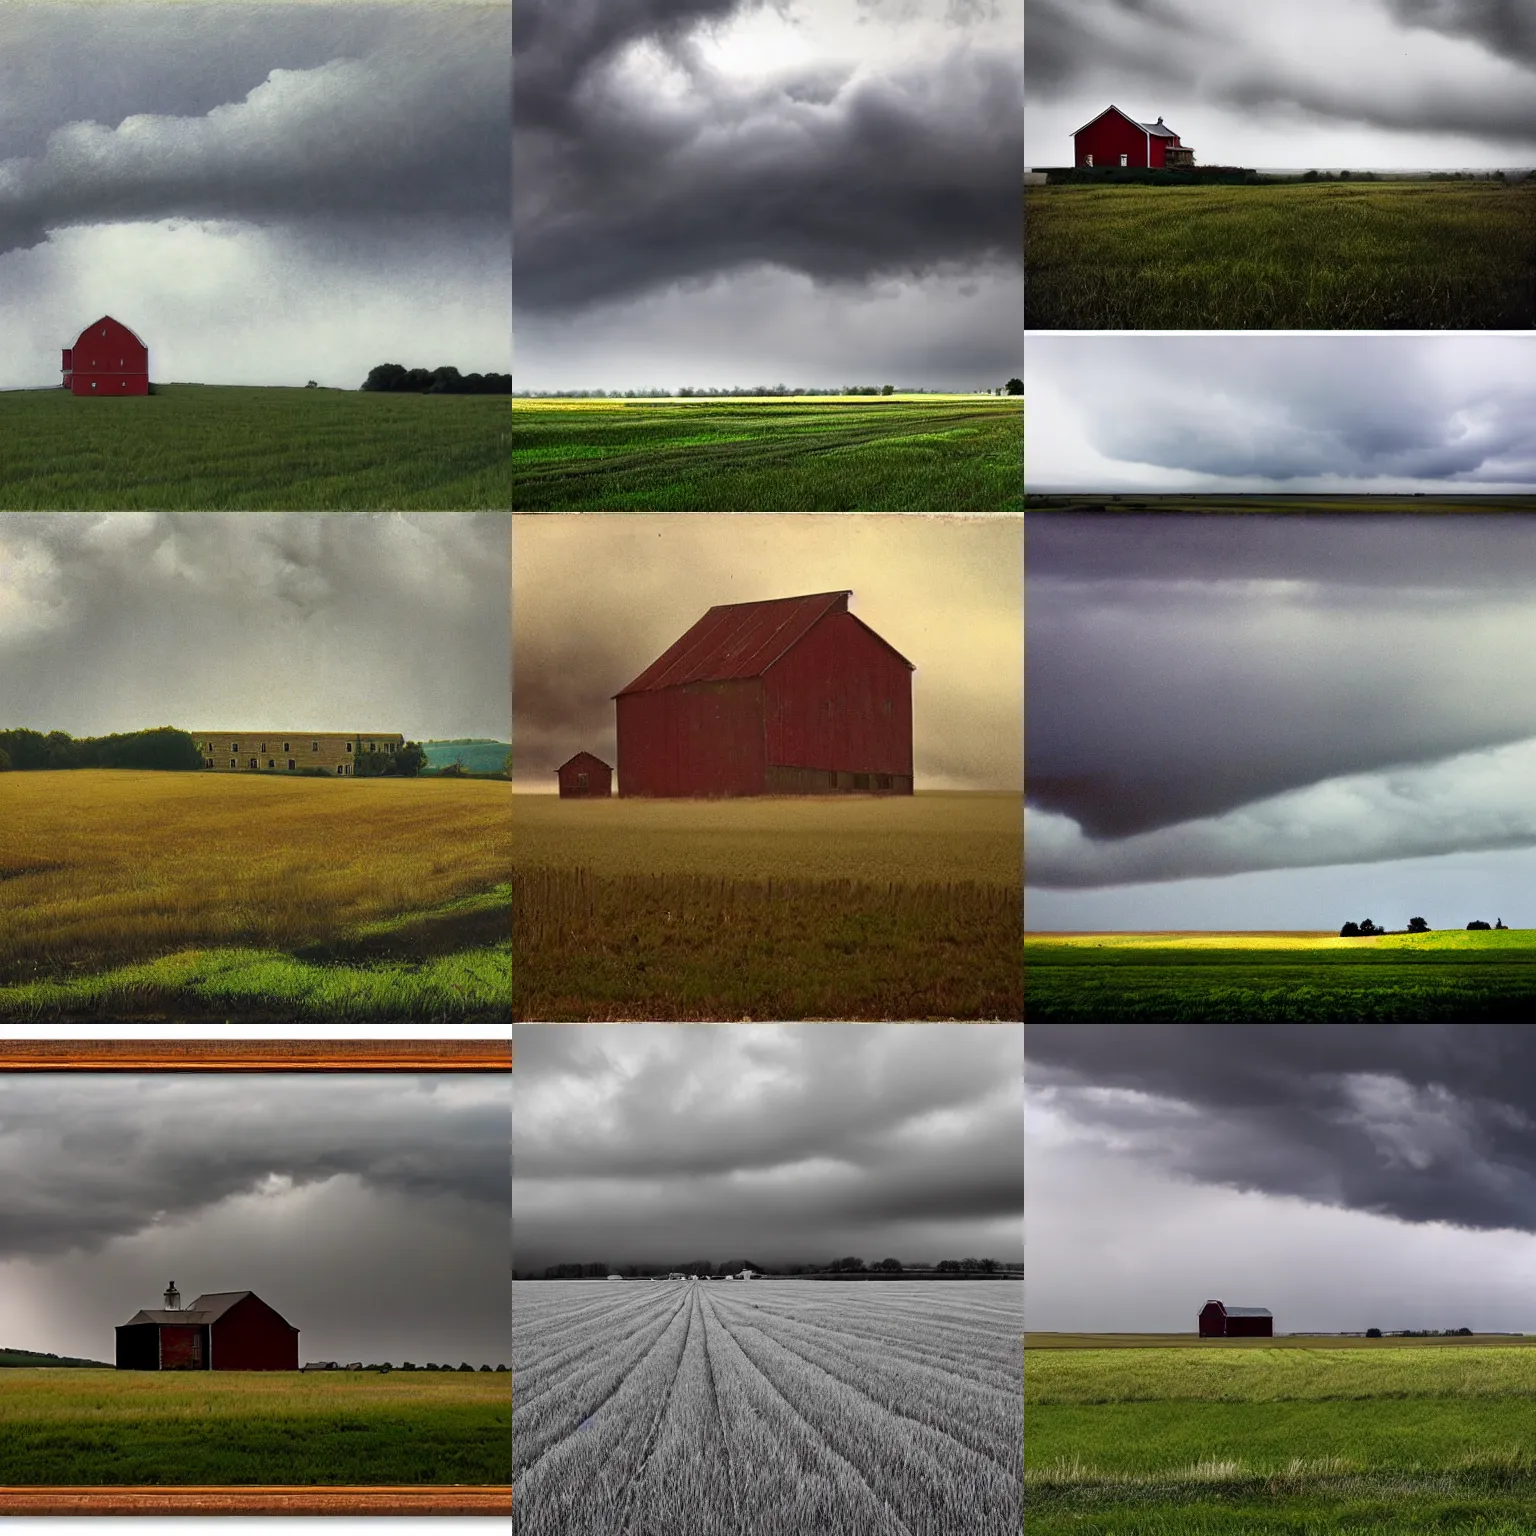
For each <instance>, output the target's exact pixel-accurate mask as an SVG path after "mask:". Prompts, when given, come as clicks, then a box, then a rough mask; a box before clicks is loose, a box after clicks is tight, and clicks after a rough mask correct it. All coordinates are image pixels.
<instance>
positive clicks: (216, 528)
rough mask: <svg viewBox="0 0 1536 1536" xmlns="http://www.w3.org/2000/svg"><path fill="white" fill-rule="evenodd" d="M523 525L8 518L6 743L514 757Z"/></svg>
mask: <svg viewBox="0 0 1536 1536" xmlns="http://www.w3.org/2000/svg"><path fill="white" fill-rule="evenodd" d="M508 523H509V518H508V517H507V515H506V514H503V513H336V512H321V513H256V512H233V513H155V512H103V513H73V514H68V515H59V514H56V513H0V725H3V726H4V727H5V728H13V727H19V726H25V727H28V728H31V729H34V730H42V731H48V730H63V731H68V732H69V733H70V734H71V735H87V736H94V735H104V734H107V733H109V732H113V731H132V730H142V729H146V728H148V727H152V726H156V725H176V726H180V727H182V728H183V729H191V730H198V729H219V728H224V727H225V726H235V725H238V722H240V721H242V720H244V721H246V722H248V723H250V724H251V725H253V726H255V725H261V724H263V723H265V724H267V725H272V726H278V725H281V724H282V723H283V722H284V721H287V722H289V723H290V724H291V725H293V726H294V727H296V728H297V727H306V728H316V727H320V726H322V725H324V726H325V727H326V728H328V729H338V730H370V729H372V730H384V729H392V730H399V731H401V732H402V733H403V734H405V735H407V736H408V737H410V738H411V739H412V740H427V739H453V738H455V737H461V736H482V737H486V738H489V739H491V740H496V741H505V740H507V739H508V737H507V734H506V731H507V727H508V724H509V719H508V717H509V713H510V708H511V700H510V697H509V689H508V677H507V670H508V656H509V653H510V615H509V612H508V588H509V582H510V577H509V571H508V559H509V528H508ZM373 722H377V723H373ZM390 722H395V723H393V724H391V723H390Z"/></svg>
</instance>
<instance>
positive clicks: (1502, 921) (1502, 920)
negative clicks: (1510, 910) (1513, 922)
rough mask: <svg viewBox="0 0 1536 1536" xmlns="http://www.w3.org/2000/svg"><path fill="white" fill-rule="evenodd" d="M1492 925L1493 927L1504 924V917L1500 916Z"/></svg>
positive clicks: (1500, 926)
mask: <svg viewBox="0 0 1536 1536" xmlns="http://www.w3.org/2000/svg"><path fill="white" fill-rule="evenodd" d="M1493 926H1494V927H1495V928H1502V927H1503V926H1504V919H1503V918H1502V917H1501V918H1500V919H1499V920H1498V922H1496V923H1495V924H1494V925H1493Z"/></svg>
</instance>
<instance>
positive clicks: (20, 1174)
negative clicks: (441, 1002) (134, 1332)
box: [0, 1073, 511, 1364]
mask: <svg viewBox="0 0 1536 1536" xmlns="http://www.w3.org/2000/svg"><path fill="white" fill-rule="evenodd" d="M510 1109H511V1106H510V1086H509V1083H508V1080H507V1079H506V1077H505V1076H503V1077H501V1078H499V1079H498V1078H496V1077H493V1076H484V1077H480V1076H471V1075H464V1076H455V1075H449V1074H439V1075H427V1076H417V1077H410V1076H398V1075H395V1074H383V1073H364V1074H352V1075H347V1074H343V1075H340V1076H337V1075H333V1074H314V1075H306V1074H303V1073H284V1074H261V1073H257V1074H240V1075H238V1076H235V1075H214V1074H196V1073H164V1074H153V1073H150V1074H144V1075H142V1076H131V1075H121V1074H107V1073H78V1074H77V1073H53V1074H25V1075H23V1074H16V1075H12V1076H9V1077H0V1179H3V1182H4V1184H5V1189H6V1199H5V1202H4V1210H3V1212H0V1311H3V1313H4V1316H5V1318H6V1320H7V1321H6V1336H5V1337H4V1338H3V1339H0V1343H3V1344H4V1345H5V1346H6V1347H16V1348H31V1349H53V1350H55V1351H56V1352H66V1353H79V1354H85V1355H87V1356H89V1357H91V1358H98V1359H102V1358H106V1359H110V1358H111V1356H110V1349H111V1332H110V1328H111V1326H112V1324H114V1323H119V1322H123V1321H126V1319H127V1317H128V1316H130V1315H131V1314H132V1313H133V1312H134V1311H136V1310H137V1309H138V1308H139V1307H141V1306H153V1305H156V1304H157V1298H158V1295H159V1290H160V1289H162V1288H163V1287H164V1284H165V1280H166V1278H167V1277H168V1276H171V1275H174V1276H175V1277H176V1278H177V1280H178V1281H179V1282H180V1283H181V1285H182V1287H183V1291H184V1294H185V1295H186V1296H187V1298H188V1300H189V1301H190V1299H191V1298H192V1296H193V1295H195V1294H196V1293H197V1292H198V1291H217V1290H227V1289H247V1288H249V1289H253V1290H257V1291H258V1292H260V1293H262V1294H263V1295H264V1296H265V1297H266V1299H268V1300H270V1301H271V1302H272V1303H273V1304H274V1305H275V1306H277V1307H278V1309H279V1310H280V1311H282V1312H284V1313H285V1314H286V1315H288V1316H289V1317H290V1319H291V1320H292V1321H294V1322H295V1323H296V1324H297V1325H298V1326H299V1327H300V1328H301V1329H303V1330H304V1332H305V1346H304V1348H305V1353H306V1355H312V1352H313V1350H314V1349H315V1348H316V1347H319V1348H321V1349H322V1350H323V1348H324V1345H325V1343H326V1342H329V1343H330V1344H332V1345H333V1346H334V1345H337V1344H339V1343H340V1342H341V1341H343V1340H344V1341H345V1342H346V1344H347V1345H348V1346H349V1347H350V1348H351V1350H352V1356H351V1357H352V1358H355V1357H356V1355H357V1354H358V1353H363V1354H364V1355H365V1356H366V1357H371V1358H373V1359H380V1360H382V1359H388V1358H393V1359H394V1360H395V1361H396V1362H397V1363H398V1361H399V1360H400V1359H402V1358H404V1355H405V1353H407V1352H408V1351H407V1350H405V1349H404V1348H403V1346H404V1345H407V1344H408V1345H409V1346H410V1348H411V1349H416V1350H424V1349H425V1348H427V1347H429V1346H430V1344H431V1343H432V1342H433V1341H434V1335H435V1344H436V1348H437V1350H438V1351H439V1353H438V1355H436V1356H434V1358H441V1353H442V1352H443V1351H445V1350H446V1348H447V1347H448V1346H449V1345H450V1344H452V1345H453V1346H455V1347H456V1348H457V1349H458V1350H459V1351H460V1352H461V1353H460V1355H459V1356H456V1357H455V1360H454V1363H455V1364H456V1363H457V1361H458V1358H461V1357H462V1351H463V1350H465V1349H468V1348H470V1347H471V1346H472V1345H473V1346H474V1347H475V1348H476V1351H477V1353H476V1358H475V1360H474V1362H473V1363H475V1364H479V1363H480V1362H481V1360H487V1361H488V1362H489V1363H491V1364H494V1363H495V1362H496V1360H497V1359H502V1358H505V1353H506V1348H507V1344H506V1340H507V1334H508V1328H509V1321H508V1315H507V1314H508V1308H509V1298H508V1292H507V1279H508V1253H509V1247H510V1225H509V1223H510V1176H511V1175H510V1166H509V1161H510V1140H511V1118H510ZM151 1276H153V1277H154V1278H153V1281H152V1280H151ZM156 1282H157V1283H156ZM438 1286H451V1288H452V1290H453V1294H454V1297H455V1310H456V1311H457V1312H458V1313H459V1315H458V1316H457V1317H456V1318H455V1319H454V1320H453V1321H452V1322H451V1323H449V1324H448V1325H447V1326H444V1325H443V1324H442V1323H441V1322H435V1321H434V1319H433V1318H432V1316H431V1315H430V1314H431V1312H432V1310H433V1309H432V1308H431V1307H429V1306H424V1305H423V1302H422V1298H423V1297H424V1296H426V1295H428V1294H430V1292H431V1290H432V1288H434V1287H438ZM152 1287H153V1288H152ZM413 1292H414V1296H413V1295H412V1293H413ZM18 1331H20V1336H18ZM44 1340H46V1341H48V1342H43V1341H44ZM320 1357H321V1358H328V1356H326V1355H325V1354H323V1353H322V1354H321V1356H320Z"/></svg>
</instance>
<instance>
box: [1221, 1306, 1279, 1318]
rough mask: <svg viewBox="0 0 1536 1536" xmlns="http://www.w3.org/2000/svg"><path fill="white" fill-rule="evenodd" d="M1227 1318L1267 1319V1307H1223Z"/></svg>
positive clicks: (1268, 1313)
mask: <svg viewBox="0 0 1536 1536" xmlns="http://www.w3.org/2000/svg"><path fill="white" fill-rule="evenodd" d="M1222 1310H1223V1311H1224V1312H1225V1313H1226V1314H1227V1316H1228V1317H1268V1316H1269V1315H1270V1311H1269V1308H1268V1307H1223V1308H1222Z"/></svg>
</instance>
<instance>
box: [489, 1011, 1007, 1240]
mask: <svg viewBox="0 0 1536 1536" xmlns="http://www.w3.org/2000/svg"><path fill="white" fill-rule="evenodd" d="M1019 1051H1020V1032H1019V1030H1018V1029H1017V1027H1014V1026H1008V1025H995V1026H994V1025H980V1026H977V1025H900V1026H864V1025H848V1026H842V1025H840V1026H838V1027H837V1028H836V1029H829V1028H826V1027H824V1026H784V1027H780V1026H756V1025H731V1026H728V1027H727V1026H709V1027H707V1028H701V1027H696V1026H692V1025H657V1026H642V1025H626V1026H619V1027H617V1028H608V1027H602V1028H599V1027H596V1026H593V1027H586V1028H583V1029H580V1030H574V1029H569V1028H563V1027H556V1026H530V1027H527V1028H521V1027H520V1028H519V1030H518V1034H517V1053H518V1054H517V1080H516V1103H515V1125H514V1138H515V1139H514V1158H515V1163H514V1166H515V1178H514V1185H513V1198H514V1224H515V1236H514V1243H515V1259H516V1263H517V1265H518V1268H519V1269H520V1270H528V1269H536V1268H541V1267H543V1266H544V1265H546V1264H550V1263H557V1262H568V1261H579V1262H584V1261H586V1260H587V1258H588V1252H587V1250H589V1249H590V1250H596V1249H601V1251H602V1253H603V1255H604V1256H605V1258H606V1259H607V1261H608V1262H642V1261H647V1260H652V1261H664V1260H666V1259H667V1258H668V1256H671V1257H673V1258H677V1259H681V1258H682V1257H684V1256H685V1251H686V1254H687V1255H693V1256H699V1257H702V1256H704V1255H706V1254H709V1255H713V1261H714V1262H723V1261H725V1260H727V1259H730V1258H739V1257H740V1256H741V1254H740V1252H739V1251H738V1250H740V1249H745V1250H747V1251H750V1252H751V1254H752V1256H753V1257H754V1258H756V1259H757V1260H759V1261H760V1262H763V1263H769V1264H772V1263H777V1262H781V1261H782V1262H789V1261H792V1260H797V1259H799V1260H811V1259H817V1258H828V1257H834V1256H837V1255H838V1254H839V1253H841V1252H851V1251H855V1247H854V1246H850V1245H858V1244H862V1245H864V1246H866V1247H868V1248H870V1249H871V1250H872V1249H873V1248H875V1247H879V1248H880V1249H881V1252H880V1253H879V1254H874V1253H873V1252H871V1253H870V1254H869V1255H866V1256H867V1257H883V1256H885V1254H886V1253H893V1255H894V1256H896V1257H903V1256H904V1255H903V1254H902V1253H901V1252H900V1251H898V1250H899V1246H900V1244H901V1243H903V1242H907V1243H912V1242H922V1243H924V1244H925V1245H931V1244H933V1243H935V1242H938V1243H943V1242H946V1241H948V1242H950V1243H958V1244H960V1245H962V1246H964V1245H965V1244H966V1243H970V1245H971V1246H970V1247H969V1248H967V1250H966V1251H968V1252H969V1251H974V1250H975V1246H976V1245H977V1244H979V1243H980V1242H982V1240H983V1236H984V1235H985V1233H986V1232H987V1231H989V1230H990V1231H993V1232H995V1231H997V1230H1003V1231H1005V1232H1007V1231H1009V1230H1011V1228H1010V1226H1009V1223H1011V1222H1014V1221H1017V1220H1018V1219H1019V1218H1020V1215H1021V1205H1022V1198H1023V1156H1022V1139H1021V1138H1022V1120H1021V1100H1020V1089H1019V1067H1020V1060H1021V1058H1020V1055H1019ZM942 1233H948V1234H949V1236H948V1237H947V1238H946V1237H944V1236H939V1235H937V1234H942ZM993 1241H994V1242H996V1238H995V1237H994V1239H993ZM1014 1241H1016V1239H1014ZM905 1256H906V1257H909V1258H913V1259H921V1258H924V1257H936V1256H941V1255H925V1254H922V1253H918V1254H913V1253H910V1252H909V1253H907V1254H906V1255H905ZM957 1256H958V1255H957ZM996 1256H997V1257H1000V1258H1002V1257H1007V1256H1008V1255H1007V1254H1005V1253H998V1254H997V1255H996Z"/></svg>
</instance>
